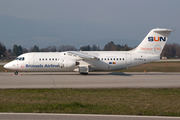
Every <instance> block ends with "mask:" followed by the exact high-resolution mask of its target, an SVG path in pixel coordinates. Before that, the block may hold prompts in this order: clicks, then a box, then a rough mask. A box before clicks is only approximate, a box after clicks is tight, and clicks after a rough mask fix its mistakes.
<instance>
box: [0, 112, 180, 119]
mask: <svg viewBox="0 0 180 120" xmlns="http://www.w3.org/2000/svg"><path fill="white" fill-rule="evenodd" d="M0 115H48V116H51V115H55V116H60V115H63V116H68V115H69V116H87V117H88V116H89V117H93V116H95V117H98V116H99V117H130V118H159V119H165V118H166V119H180V117H170V116H167V117H166V116H136V115H98V114H53V113H52V114H51V113H0Z"/></svg>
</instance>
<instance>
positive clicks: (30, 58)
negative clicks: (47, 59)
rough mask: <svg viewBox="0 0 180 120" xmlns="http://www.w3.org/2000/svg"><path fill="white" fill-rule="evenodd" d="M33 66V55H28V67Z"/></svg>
mask: <svg viewBox="0 0 180 120" xmlns="http://www.w3.org/2000/svg"><path fill="white" fill-rule="evenodd" d="M33 64H34V58H33V55H29V65H33Z"/></svg>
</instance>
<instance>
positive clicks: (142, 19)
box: [0, 0, 180, 46]
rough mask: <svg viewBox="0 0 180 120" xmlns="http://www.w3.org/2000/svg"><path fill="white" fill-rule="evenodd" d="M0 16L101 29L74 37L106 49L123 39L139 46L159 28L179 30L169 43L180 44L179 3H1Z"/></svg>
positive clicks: (153, 0) (95, 0) (65, 0)
mask: <svg viewBox="0 0 180 120" xmlns="http://www.w3.org/2000/svg"><path fill="white" fill-rule="evenodd" d="M0 15H9V16H14V17H18V18H26V19H32V20H42V21H48V22H52V23H61V24H62V23H64V24H69V26H70V25H73V24H76V25H77V24H81V26H82V25H83V24H84V25H86V24H88V25H92V26H98V25H99V27H98V28H97V27H91V31H92V33H91V32H90V31H87V32H88V33H86V32H85V31H84V32H82V34H83V35H81V34H80V33H78V32H77V33H78V34H77V35H76V36H74V37H77V38H76V39H79V40H81V42H82V44H86V45H87V44H92V42H90V40H92V41H93V40H94V41H93V43H94V44H99V45H100V46H104V45H105V44H106V43H107V41H108V40H110V39H112V40H115V43H116V44H121V43H123V44H124V43H126V41H118V40H119V39H124V40H134V41H135V42H133V45H134V46H136V45H137V44H139V43H140V42H141V41H142V39H143V38H144V37H145V36H146V35H147V33H148V32H149V31H150V30H151V29H153V28H156V27H160V28H161V27H162V28H172V29H176V31H175V32H173V33H172V34H171V35H170V37H169V41H168V42H169V43H178V44H180V39H179V32H180V0H0ZM69 26H68V27H69ZM76 27H77V31H78V30H79V28H78V25H77V26H76ZM87 29H89V28H87ZM93 29H94V30H93ZM94 31H95V32H96V33H95V32H94ZM86 35H87V38H86ZM91 35H92V37H90V36H91ZM78 36H79V37H78ZM80 36H83V38H82V37H80ZM85 39H86V40H88V41H86V42H84V41H83V40H85ZM98 40H100V41H101V42H98ZM103 40H104V42H102V41H103ZM96 41H97V43H96ZM64 44H66V43H64ZM133 45H131V46H133Z"/></svg>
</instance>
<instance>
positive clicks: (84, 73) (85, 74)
mask: <svg viewBox="0 0 180 120" xmlns="http://www.w3.org/2000/svg"><path fill="white" fill-rule="evenodd" d="M80 74H81V75H87V74H88V73H80Z"/></svg>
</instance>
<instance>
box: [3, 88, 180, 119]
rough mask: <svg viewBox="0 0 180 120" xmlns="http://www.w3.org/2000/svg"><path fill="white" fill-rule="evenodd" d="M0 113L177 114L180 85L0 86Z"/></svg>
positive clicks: (178, 112)
mask: <svg viewBox="0 0 180 120" xmlns="http://www.w3.org/2000/svg"><path fill="white" fill-rule="evenodd" d="M0 98H1V99H0V112H20V113H73V114H113V115H156V116H180V88H166V89H164V88H159V89H150V88H149V89H145V88H141V89H140V88H138V89H135V88H132V89H130V88H119V89H10V90H7V89H1V90H0Z"/></svg>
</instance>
